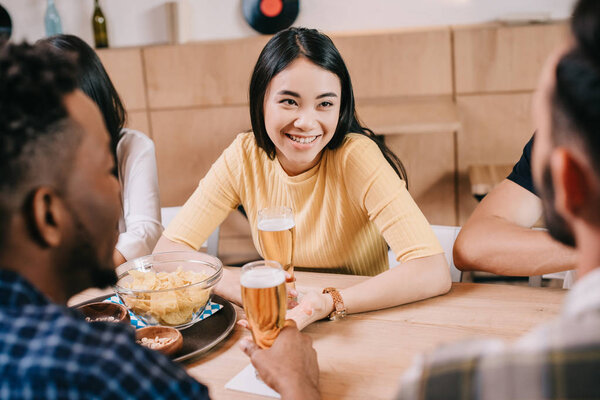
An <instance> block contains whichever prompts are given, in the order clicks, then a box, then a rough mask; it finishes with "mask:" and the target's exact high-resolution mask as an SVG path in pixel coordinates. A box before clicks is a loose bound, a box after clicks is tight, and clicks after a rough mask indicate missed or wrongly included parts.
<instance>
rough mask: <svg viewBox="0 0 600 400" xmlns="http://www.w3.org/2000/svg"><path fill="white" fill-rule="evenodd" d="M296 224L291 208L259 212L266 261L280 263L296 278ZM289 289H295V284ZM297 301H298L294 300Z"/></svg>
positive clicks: (259, 231)
mask: <svg viewBox="0 0 600 400" xmlns="http://www.w3.org/2000/svg"><path fill="white" fill-rule="evenodd" d="M295 241H296V223H295V222H294V213H293V212H292V209H291V208H289V207H269V208H264V209H262V210H260V211H259V212H258V242H259V245H260V249H261V251H262V256H263V258H264V259H265V260H275V261H278V262H279V263H280V264H281V266H282V267H283V269H284V271H286V272H288V273H289V274H290V275H291V277H292V281H293V278H294V264H293V258H294V242H295ZM288 288H290V289H295V288H296V285H295V284H294V282H292V283H290V284H289V286H288ZM294 300H297V299H294Z"/></svg>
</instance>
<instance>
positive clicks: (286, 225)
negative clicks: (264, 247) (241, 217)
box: [258, 218, 296, 232]
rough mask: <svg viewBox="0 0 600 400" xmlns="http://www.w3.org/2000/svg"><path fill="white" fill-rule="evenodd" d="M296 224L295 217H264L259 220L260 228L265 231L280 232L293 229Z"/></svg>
mask: <svg viewBox="0 0 600 400" xmlns="http://www.w3.org/2000/svg"><path fill="white" fill-rule="evenodd" d="M294 226H296V224H295V223H294V220H293V219H290V218H286V219H263V220H261V221H259V222H258V229H260V230H261V231H265V232H279V231H286V230H288V229H292V228H293V227H294Z"/></svg>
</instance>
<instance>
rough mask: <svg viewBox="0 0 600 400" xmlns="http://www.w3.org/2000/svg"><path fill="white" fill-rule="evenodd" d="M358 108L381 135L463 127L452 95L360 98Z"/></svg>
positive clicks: (374, 130) (368, 124) (448, 130)
mask: <svg viewBox="0 0 600 400" xmlns="http://www.w3.org/2000/svg"><path fill="white" fill-rule="evenodd" d="M356 109H357V113H358V116H359V118H360V120H361V121H362V123H363V124H365V125H366V126H367V127H368V128H370V129H371V130H372V131H373V132H375V133H377V134H380V135H397V134H406V133H413V134H420V133H435V132H454V131H456V130H458V129H459V128H460V121H459V118H458V112H457V108H456V103H455V102H454V101H453V99H452V97H451V96H424V97H417V98H401V99H388V98H386V99H377V100H368V101H360V102H359V103H358V105H357V107H356Z"/></svg>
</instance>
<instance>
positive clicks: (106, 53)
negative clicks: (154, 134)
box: [98, 48, 146, 111]
mask: <svg viewBox="0 0 600 400" xmlns="http://www.w3.org/2000/svg"><path fill="white" fill-rule="evenodd" d="M98 56H99V57H100V60H102V64H103V65H104V68H105V69H106V72H108V75H109V76H110V80H111V81H112V82H113V85H115V88H116V89H117V92H119V96H120V97H121V100H122V101H123V103H125V108H126V109H127V110H128V111H135V110H143V109H145V108H146V93H145V89H144V85H145V83H144V73H143V66H142V49H140V48H129V49H105V50H98Z"/></svg>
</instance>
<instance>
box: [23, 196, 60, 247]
mask: <svg viewBox="0 0 600 400" xmlns="http://www.w3.org/2000/svg"><path fill="white" fill-rule="evenodd" d="M28 211H29V215H30V218H29V220H30V228H31V230H32V233H33V234H34V236H35V237H36V238H37V239H38V240H39V241H40V242H41V244H42V245H43V246H45V247H57V246H59V245H60V244H61V242H62V239H63V237H64V227H65V226H64V225H65V223H66V213H65V207H64V202H63V200H62V198H61V197H60V196H59V195H58V194H57V193H56V191H55V190H54V189H52V188H50V187H40V188H38V189H36V190H35V192H34V193H33V196H32V197H31V202H30V203H29V210H28Z"/></svg>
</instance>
